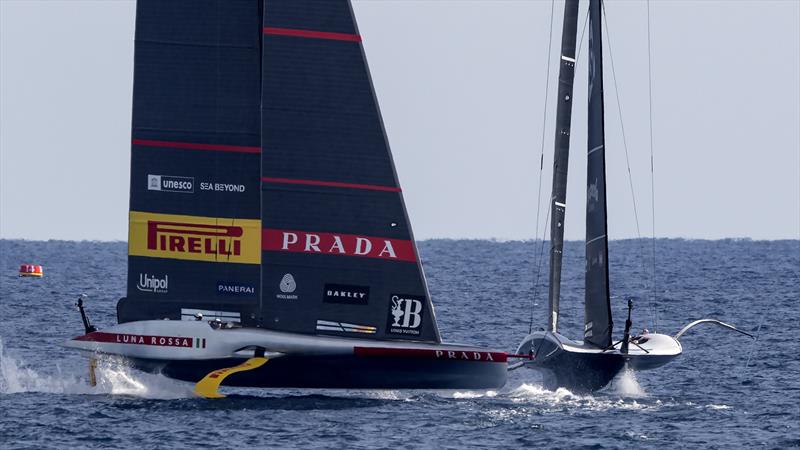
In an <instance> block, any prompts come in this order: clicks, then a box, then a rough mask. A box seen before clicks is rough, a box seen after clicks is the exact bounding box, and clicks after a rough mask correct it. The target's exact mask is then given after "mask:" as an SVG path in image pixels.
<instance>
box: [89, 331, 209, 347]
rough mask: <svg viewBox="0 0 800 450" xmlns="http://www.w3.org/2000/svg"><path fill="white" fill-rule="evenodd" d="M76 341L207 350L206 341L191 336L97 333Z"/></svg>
mask: <svg viewBox="0 0 800 450" xmlns="http://www.w3.org/2000/svg"><path fill="white" fill-rule="evenodd" d="M75 340H77V341H92V342H107V343H112V344H133V345H155V346H158V347H183V348H206V340H205V339H204V338H197V337H191V336H149V335H144V334H125V333H106V332H103V331H95V332H92V333H89V334H87V335H84V336H80V337H78V338H75Z"/></svg>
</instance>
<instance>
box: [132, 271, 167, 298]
mask: <svg viewBox="0 0 800 450" xmlns="http://www.w3.org/2000/svg"><path fill="white" fill-rule="evenodd" d="M136 289H139V290H140V291H142V292H153V293H155V294H166V293H167V292H169V276H167V275H164V278H158V277H157V276H155V275H148V274H146V273H140V274H139V282H138V283H137V284H136Z"/></svg>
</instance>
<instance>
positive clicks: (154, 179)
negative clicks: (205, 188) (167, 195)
mask: <svg viewBox="0 0 800 450" xmlns="http://www.w3.org/2000/svg"><path fill="white" fill-rule="evenodd" d="M147 189H148V190H150V191H164V192H180V193H184V194H191V193H193V192H194V178H192V177H176V176H172V175H147Z"/></svg>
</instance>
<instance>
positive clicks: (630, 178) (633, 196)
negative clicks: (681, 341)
mask: <svg viewBox="0 0 800 450" xmlns="http://www.w3.org/2000/svg"><path fill="white" fill-rule="evenodd" d="M601 5H602V7H603V25H605V29H606V36H608V38H607V39H606V42H607V43H608V55H609V59H610V62H611V77H612V79H613V81H614V94H615V97H616V100H617V113H618V114H619V124H620V129H621V130H622V147H623V148H624V149H625V164H626V166H627V169H628V185H629V187H630V191H631V202H632V203H633V217H634V219H635V221H636V237H637V238H638V239H637V240H636V241H637V242H638V243H639V253H640V259H641V262H642V271H643V273H644V282H643V284H644V290H645V292H646V291H647V281H646V280H647V265H646V263H645V256H644V254H645V250H644V242H642V230H641V227H640V226H639V208H638V206H637V203H636V191H635V190H634V187H633V173H632V172H631V160H630V156H629V152H628V138H627V136H626V134H625V121H624V120H623V118H622V102H621V101H620V99H619V86H618V85H617V73H616V70H615V69H614V52H613V50H612V46H611V31H610V30H609V27H608V13H607V12H606V8H605V4H604V3H601ZM653 302H654V300H651V302H650V308H649V309H650V311H651V314H653ZM652 320H653V325H654V327H653V329H654V330H655V317H654V316H653V318H652Z"/></svg>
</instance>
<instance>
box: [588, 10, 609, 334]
mask: <svg viewBox="0 0 800 450" xmlns="http://www.w3.org/2000/svg"><path fill="white" fill-rule="evenodd" d="M601 14H602V3H601V0H591V2H590V3H589V129H588V148H587V150H588V156H587V158H588V161H587V179H586V184H587V190H586V281H585V283H586V285H585V286H586V290H585V299H584V308H585V319H584V334H583V340H584V342H586V343H590V344H594V345H596V346H598V347H600V348H608V347H610V346H611V330H612V327H613V322H612V320H611V302H610V298H611V296H610V292H609V285H608V214H607V209H606V162H605V128H604V120H603V108H604V105H603V41H602V32H601V31H602V27H601Z"/></svg>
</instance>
